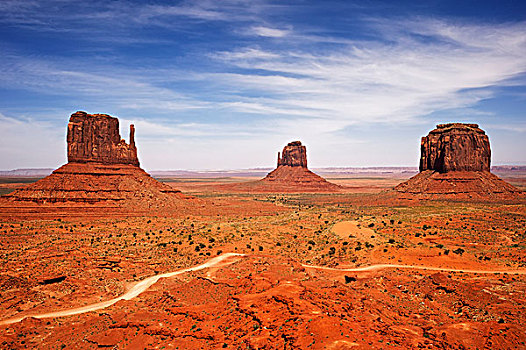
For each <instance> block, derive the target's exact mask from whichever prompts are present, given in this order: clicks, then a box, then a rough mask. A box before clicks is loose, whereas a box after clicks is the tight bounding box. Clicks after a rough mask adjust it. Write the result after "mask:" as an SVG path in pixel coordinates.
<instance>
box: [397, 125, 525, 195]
mask: <svg viewBox="0 0 526 350" xmlns="http://www.w3.org/2000/svg"><path fill="white" fill-rule="evenodd" d="M490 165H491V148H490V144H489V138H488V136H487V135H486V133H485V132H484V130H482V129H480V128H479V126H478V125H477V124H463V123H449V124H438V125H437V127H436V129H434V130H432V131H430V132H429V134H428V135H427V136H424V137H422V141H421V146H420V167H419V168H420V173H419V174H417V175H416V176H414V177H412V178H411V179H409V180H408V181H406V182H404V183H401V184H400V185H398V186H396V187H395V191H398V192H399V193H405V194H415V195H425V196H431V197H450V198H455V197H458V198H481V197H484V198H491V197H496V198H502V197H506V198H510V197H516V196H517V195H520V194H521V193H522V191H521V190H519V189H518V188H516V187H514V186H512V185H510V184H509V183H507V182H505V181H503V180H502V179H500V178H499V177H498V176H496V175H494V174H492V173H491V172H490Z"/></svg>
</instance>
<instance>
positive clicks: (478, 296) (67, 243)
mask: <svg viewBox="0 0 526 350" xmlns="http://www.w3.org/2000/svg"><path fill="white" fill-rule="evenodd" d="M499 176H501V177H502V178H503V179H504V180H506V181H508V182H510V183H512V184H513V185H515V186H516V187H518V188H520V189H523V190H524V189H525V188H526V176H525V174H524V173H522V172H518V173H514V172H509V173H503V174H499ZM326 177H327V178H328V180H329V181H331V182H333V183H336V184H339V185H343V186H347V187H346V190H345V191H342V192H341V193H289V194H274V193H250V192H246V191H245V192H236V191H235V190H228V189H229V187H228V186H227V185H229V184H231V183H233V182H236V181H240V180H243V181H246V180H250V179H248V178H246V179H232V178H227V177H225V178H213V179H203V178H200V179H181V178H163V179H161V180H162V181H163V182H165V183H167V184H169V185H170V186H173V187H174V188H177V189H180V190H181V191H182V192H183V194H184V195H185V196H188V201H190V202H191V203H192V205H191V206H188V207H185V206H181V208H180V210H176V211H163V210H161V209H150V210H149V209H148V208H141V210H132V209H127V210H123V209H122V208H118V207H116V206H115V207H113V206H111V205H108V206H106V207H100V206H96V205H89V204H82V205H81V204H72V205H70V204H56V203H55V204H53V205H51V204H50V205H46V204H43V205H38V206H36V205H33V206H32V205H29V204H28V205H21V206H19V207H2V208H0V243H1V244H0V259H1V264H0V287H1V288H0V315H1V317H0V348H2V349H18V348H30V349H32V348H52V349H53V348H54V349H61V348H66V349H73V348H93V349H95V348H100V347H108V348H115V349H200V348H202V349H210V348H211V349H216V348H227V349H238V348H240V349H296V348H301V349H371V348H376V349H389V348H405V349H407V348H444V349H484V348H486V349H512V348H525V347H526V345H525V342H526V333H525V332H524V325H525V324H526V276H525V274H526V253H525V250H526V229H525V228H526V205H525V203H526V201H525V199H524V197H522V199H517V200H507V201H491V202H485V201H447V202H445V201H439V200H418V199H414V200H411V199H406V200H392V199H391V198H389V197H388V196H383V193H384V192H382V191H385V190H387V189H390V188H392V187H393V186H395V185H397V184H398V183H400V182H402V181H404V180H406V179H407V178H408V177H409V176H406V177H404V175H396V176H394V175H381V176H369V175H364V176H359V177H356V176H354V177H345V176H339V177H338V176H336V177H330V176H326ZM32 181H34V179H28V178H3V179H2V180H1V182H2V183H1V184H0V191H2V193H8V192H10V191H11V190H12V189H13V188H17V187H20V186H24V185H26V184H27V183H29V182H32ZM202 264H205V265H204V266H202ZM185 269H188V270H185ZM172 272H176V273H174V274H172V275H167V276H161V275H162V274H169V273H172ZM154 276H157V277H161V278H159V279H158V278H156V277H154ZM114 299H115V300H114ZM83 307H85V309H80V308H83ZM71 311H72V312H71ZM56 316H61V317H56Z"/></svg>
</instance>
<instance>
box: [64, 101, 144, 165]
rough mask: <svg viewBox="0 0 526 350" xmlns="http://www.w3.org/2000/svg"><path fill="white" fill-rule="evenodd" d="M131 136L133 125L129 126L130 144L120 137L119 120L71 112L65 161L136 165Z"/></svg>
mask: <svg viewBox="0 0 526 350" xmlns="http://www.w3.org/2000/svg"><path fill="white" fill-rule="evenodd" d="M134 137H135V128H134V126H133V125H130V144H127V143H126V142H125V141H124V140H123V139H121V136H120V134H119V120H118V119H117V118H114V117H111V116H109V115H107V114H87V113H86V112H81V111H79V112H76V113H73V114H72V115H71V117H70V119H69V124H68V136H67V144H68V161H69V162H74V163H91V162H97V163H102V164H130V165H135V166H139V160H138V158H137V148H136V147H135V139H134Z"/></svg>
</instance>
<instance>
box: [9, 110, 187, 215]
mask: <svg viewBox="0 0 526 350" xmlns="http://www.w3.org/2000/svg"><path fill="white" fill-rule="evenodd" d="M129 142H130V143H129V144H127V143H126V142H125V141H124V140H123V139H121V136H120V134H119V120H118V119H117V118H114V117H111V116H109V115H107V114H88V113H86V112H76V113H74V114H72V115H71V117H70V119H69V124H68V129H67V152H68V163H67V164H65V165H63V166H61V167H60V168H58V169H57V170H55V171H53V173H52V174H51V175H49V176H47V177H45V178H43V179H41V180H39V181H37V182H35V183H34V184H31V185H29V186H27V187H25V188H22V189H19V190H16V191H14V192H13V193H11V194H9V195H7V196H4V198H2V202H3V203H4V204H6V201H7V202H8V203H7V204H9V203H10V204H12V205H13V206H16V205H23V203H26V204H38V205H41V206H43V205H44V206H49V205H51V206H53V205H55V206H59V203H63V206H66V207H70V208H71V207H75V206H77V207H78V206H82V205H85V206H102V207H105V206H107V207H129V208H133V209H134V210H135V209H137V210H141V209H148V210H150V209H162V208H167V207H175V208H183V207H186V206H188V205H190V206H191V203H192V202H194V201H195V199H193V198H191V197H187V196H185V195H183V194H181V193H180V191H178V190H176V189H173V188H172V187H170V186H168V185H166V184H163V183H161V182H159V181H157V180H155V179H154V178H152V177H151V176H150V175H149V174H148V173H146V172H145V171H144V170H143V169H141V168H140V166H139V160H138V158H137V147H136V145H135V128H134V126H133V125H131V126H130V141H129Z"/></svg>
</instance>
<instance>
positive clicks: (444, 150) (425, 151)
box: [420, 123, 491, 173]
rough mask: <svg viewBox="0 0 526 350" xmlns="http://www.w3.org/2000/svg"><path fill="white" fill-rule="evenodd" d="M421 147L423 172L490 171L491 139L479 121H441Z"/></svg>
mask: <svg viewBox="0 0 526 350" xmlns="http://www.w3.org/2000/svg"><path fill="white" fill-rule="evenodd" d="M420 149H421V157H420V171H425V170H434V171H438V172H440V173H446V172H449V171H490V162H491V149H490V146H489V139H488V136H487V135H486V133H485V132H484V131H483V130H481V129H479V126H478V125H477V124H462V123H449V124H439V125H437V128H436V129H434V130H432V131H431V132H429V134H428V135H427V136H425V137H422V142H421V146H420Z"/></svg>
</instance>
